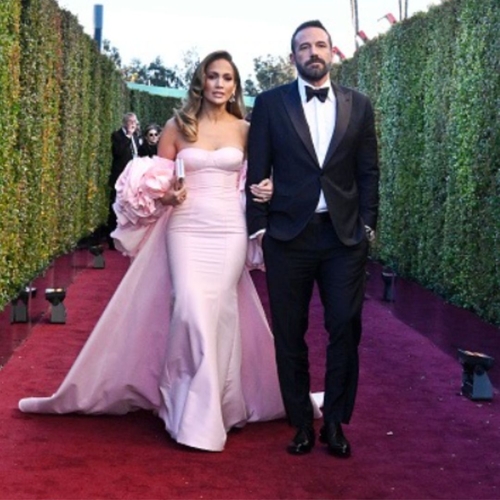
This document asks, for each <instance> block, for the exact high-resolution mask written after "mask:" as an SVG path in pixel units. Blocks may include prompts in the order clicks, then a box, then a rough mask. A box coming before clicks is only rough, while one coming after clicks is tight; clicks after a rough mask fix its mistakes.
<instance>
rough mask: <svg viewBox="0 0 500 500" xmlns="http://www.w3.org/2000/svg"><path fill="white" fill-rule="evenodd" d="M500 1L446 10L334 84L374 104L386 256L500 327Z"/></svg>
mask: <svg viewBox="0 0 500 500" xmlns="http://www.w3.org/2000/svg"><path fill="white" fill-rule="evenodd" d="M498 33H500V3H499V2H498V0H456V1H448V2H444V3H443V4H442V5H440V6H438V7H434V8H432V9H431V10H430V11H429V12H428V13H427V14H418V15H417V16H414V17H412V18H411V19H408V20H406V21H404V22H402V23H398V24H397V25H394V26H393V27H392V28H391V30H390V31H389V32H388V33H386V34H385V35H384V36H381V37H379V38H378V39H376V40H373V41H371V42H369V43H368V44H367V45H366V46H364V47H362V48H361V49H360V50H359V51H358V52H357V54H356V55H355V57H354V58H353V59H352V60H349V61H346V62H345V63H343V64H342V65H341V66H339V67H336V68H335V70H334V72H333V73H334V77H335V78H337V79H339V80H340V81H341V82H343V83H345V84H347V85H351V86H354V87H357V88H359V89H361V90H362V91H364V92H366V93H367V94H368V95H370V96H371V98H372V100H373V102H374V106H375V110H376V119H377V130H378V135H379V142H380V164H381V182H380V192H381V206H380V224H379V228H378V242H377V245H376V247H375V249H374V255H375V257H376V258H378V259H379V260H381V261H382V262H383V263H384V264H386V265H390V266H392V267H394V268H395V269H396V270H397V271H398V272H399V273H400V274H401V275H403V276H406V277H408V278H411V279H413V280H415V281H417V282H419V283H421V284H423V285H424V286H426V287H428V288H430V289H432V290H434V291H436V292H438V293H440V294H441V295H442V296H444V297H445V298H447V299H448V300H449V301H451V302H452V303H455V304H457V305H460V306H462V307H465V308H468V309H471V310H473V311H475V312H476V313H477V314H479V315H480V316H482V317H483V318H484V319H486V320H488V321H490V322H493V323H496V324H500V293H499V290H500V116H499V115H500V77H499V75H500V42H499V37H498Z"/></svg>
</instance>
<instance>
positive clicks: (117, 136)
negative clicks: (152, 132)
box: [109, 128, 139, 188]
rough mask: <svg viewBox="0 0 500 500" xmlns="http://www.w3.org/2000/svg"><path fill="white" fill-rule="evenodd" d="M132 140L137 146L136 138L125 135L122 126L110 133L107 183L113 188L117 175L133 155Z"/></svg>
mask: <svg viewBox="0 0 500 500" xmlns="http://www.w3.org/2000/svg"><path fill="white" fill-rule="evenodd" d="M132 141H134V142H135V144H136V146H137V147H139V144H138V141H137V138H135V137H133V138H132V139H131V138H129V137H127V136H126V135H125V132H124V131H123V129H122V128H120V129H119V130H115V131H114V132H113V133H112V134H111V153H112V155H113V160H112V163H111V173H110V176H109V185H110V187H111V188H114V186H115V183H116V181H117V179H118V177H119V176H120V174H121V173H122V172H123V170H124V168H125V167H126V166H127V163H128V162H129V161H130V160H132V158H133V157H134V147H133V145H132Z"/></svg>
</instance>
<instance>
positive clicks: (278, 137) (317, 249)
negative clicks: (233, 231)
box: [246, 21, 379, 457]
mask: <svg viewBox="0 0 500 500" xmlns="http://www.w3.org/2000/svg"><path fill="white" fill-rule="evenodd" d="M291 60H292V62H293V63H294V64H295V66H296V69H297V72H298V79H297V80H296V81H294V82H292V83H290V84H287V85H283V86H280V87H277V88H275V89H272V90H269V91H267V92H264V93H262V94H260V95H259V96H258V97H257V98H256V101H255V105H254V108H253V111H252V121H251V126H250V132H249V139H248V176H247V198H246V199H247V223H248V230H249V233H250V235H251V237H257V238H259V240H260V241H261V243H262V246H263V251H264V260H265V265H266V275H267V286H268V290H269V298H270V306H271V316H272V327H273V334H274V337H275V345H276V357H277V364H278V373H279V379H280V385H281V392H282V396H283V401H284V404H285V409H286V412H287V417H288V420H289V422H290V424H291V425H292V426H294V427H295V428H296V433H295V436H294V438H293V439H292V441H291V442H290V443H289V445H288V447H287V450H288V452H289V453H292V454H298V455H299V454H304V453H307V452H309V451H311V449H312V447H313V446H314V443H315V432H314V427H313V408H312V405H311V400H310V378H309V360H308V349H307V344H306V341H305V338H304V337H305V334H306V331H307V327H308V315H309V303H310V300H311V296H312V292H313V287H314V284H315V283H316V284H317V287H318V290H319V293H320V297H321V301H322V304H323V308H324V324H325V327H326V330H327V331H328V335H329V339H328V340H329V341H328V347H327V353H326V373H325V398H324V405H323V417H324V425H323V427H322V428H321V431H320V441H321V442H323V443H326V444H327V445H328V449H329V451H330V452H331V453H332V454H333V455H336V456H339V457H348V456H349V455H350V452H351V447H350V444H349V442H348V441H347V439H346V437H345V435H344V432H343V429H342V424H343V423H345V424H347V423H349V420H350V418H351V415H352V411H353V407H354V400H355V396H356V390H357V383H358V344H359V341H360V336H361V310H362V305H363V298H364V285H365V275H366V273H365V264H366V260H367V255H368V248H369V241H371V240H372V239H373V238H374V236H375V233H374V231H375V227H376V222H377V212H378V180H379V169H378V159H377V139H376V135H375V125H374V116H373V110H372V106H371V104H370V101H369V100H368V98H367V97H366V96H364V95H363V94H361V93H359V92H356V91H354V90H351V89H348V88H345V87H342V86H340V85H336V84H335V83H333V82H331V81H330V77H329V73H330V69H331V66H332V61H333V48H332V41H331V38H330V35H329V33H328V32H327V30H326V29H325V28H324V26H323V25H322V24H321V23H320V22H319V21H308V22H306V23H303V24H301V25H300V26H299V27H298V28H297V29H296V31H295V33H294V34H293V36H292V54H291ZM270 176H272V179H273V182H274V193H273V196H272V199H271V201H270V203H269V204H267V205H264V204H259V203H255V202H254V201H253V200H252V195H251V193H250V191H249V189H248V187H249V186H250V185H251V184H254V183H257V182H259V181H261V180H262V179H264V178H266V177H270Z"/></svg>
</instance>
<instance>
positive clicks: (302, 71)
mask: <svg viewBox="0 0 500 500" xmlns="http://www.w3.org/2000/svg"><path fill="white" fill-rule="evenodd" d="M311 63H321V64H322V65H323V66H321V67H315V68H312V67H311V66H310V64H311ZM330 69H331V64H326V62H325V61H323V59H320V58H319V57H315V58H314V59H309V61H307V62H306V63H305V64H303V65H302V64H297V73H298V74H299V75H300V76H301V77H302V78H303V79H304V80H307V81H308V82H311V83H313V82H319V81H320V80H322V79H323V78H324V77H325V75H327V74H328V73H329V72H330Z"/></svg>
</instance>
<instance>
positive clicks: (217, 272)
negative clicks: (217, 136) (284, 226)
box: [19, 147, 319, 451]
mask: <svg viewBox="0 0 500 500" xmlns="http://www.w3.org/2000/svg"><path fill="white" fill-rule="evenodd" d="M179 157H180V158H182V159H183V160H184V163H185V169H186V185H187V187H188V197H187V200H186V201H185V203H184V204H182V205H179V206H178V207H176V208H174V209H165V208H163V207H162V206H160V204H159V203H158V202H155V196H156V197H158V196H159V195H161V193H162V192H165V190H166V185H167V184H169V182H170V179H171V168H172V162H169V161H168V160H163V159H160V158H157V157H155V158H154V159H152V160H151V159H146V158H143V159H140V160H134V161H132V162H131V163H130V164H129V166H128V167H127V169H126V175H123V176H122V177H123V178H122V179H121V181H120V180H119V181H118V184H119V183H120V182H122V185H121V186H119V185H118V184H117V188H119V189H117V191H118V192H119V193H121V197H122V201H124V203H123V204H122V205H121V206H117V209H118V210H117V211H118V220H119V222H120V217H121V225H120V226H119V229H118V230H117V231H115V233H114V234H113V235H114V236H115V237H116V238H117V244H118V247H120V246H121V248H123V249H126V250H127V252H128V253H129V254H130V255H132V256H134V258H133V260H132V263H131V265H130V268H129V270H128V271H127V273H126V275H125V276H124V278H123V280H122V281H121V283H120V285H119V287H118V288H117V290H116V292H115V294H114V295H113V297H112V299H111V301H110V302H109V304H108V306H107V308H106V310H105V311H104V313H103V315H102V316H101V318H100V319H99V321H98V323H97V325H96V326H95V328H94V330H93V332H92V334H91V335H90V337H89V339H88V341H87V342H86V344H85V345H84V347H83V348H82V351H81V352H80V354H79V356H78V358H77V359H76V361H75V363H74V364H73V366H72V367H71V369H70V371H69V372H68V374H67V375H66V378H65V379H64V381H63V382H62V384H61V386H60V387H59V389H58V390H57V392H56V393H55V394H53V395H52V396H51V397H35V398H25V399H22V400H21V401H20V402H19V408H20V409H21V411H23V412H34V413H72V412H77V413H85V414H103V413H104V414H124V413H127V412H130V411H134V410H138V409H146V410H151V411H153V412H154V413H155V414H157V415H158V416H159V417H160V418H161V419H162V420H163V422H164V423H165V428H166V430H167V431H168V433H169V434H170V435H171V436H172V438H173V439H175V440H176V441H177V442H179V443H182V444H184V445H187V446H191V447H195V448H200V449H204V450H211V451H220V450H222V449H223V448H224V444H225V442H226V437H227V431H228V430H229V429H230V428H232V427H241V426H243V425H245V424H246V423H247V422H255V421H263V420H271V419H276V418H280V417H284V409H283V404H282V400H281V395H280V390H279V385H278V378H277V372H276V363H275V357H274V356H275V354H274V343H273V339H272V335H271V332H270V330H269V326H268V323H267V320H266V317H265V313H264V310H263V308H262V305H261V303H260V300H259V297H258V295H257V292H256V290H255V287H254V285H253V282H252V279H251V277H250V274H249V272H248V269H247V267H246V266H245V258H246V256H247V243H248V239H247V235H246V225H245V219H244V212H243V208H242V204H241V199H240V193H241V184H242V179H241V176H242V163H243V153H242V151H240V150H239V149H237V148H233V147H225V148H222V149H219V150H216V151H207V150H203V149H200V148H195V147H190V148H186V149H183V150H182V151H180V152H179ZM162 169H163V170H162ZM169 169H170V170H169ZM161 172H163V177H162V175H161ZM124 174H125V173H124ZM145 179H146V180H145ZM137 186H139V189H137ZM148 190H149V191H148ZM151 193H153V194H151ZM115 205H116V204H115ZM130 207H132V209H130ZM316 412H317V414H319V410H317V407H316Z"/></svg>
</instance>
